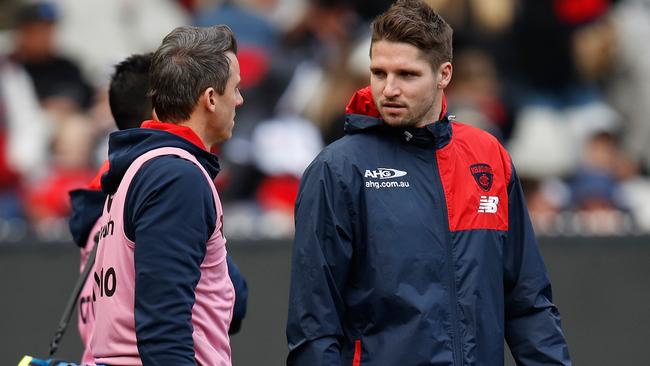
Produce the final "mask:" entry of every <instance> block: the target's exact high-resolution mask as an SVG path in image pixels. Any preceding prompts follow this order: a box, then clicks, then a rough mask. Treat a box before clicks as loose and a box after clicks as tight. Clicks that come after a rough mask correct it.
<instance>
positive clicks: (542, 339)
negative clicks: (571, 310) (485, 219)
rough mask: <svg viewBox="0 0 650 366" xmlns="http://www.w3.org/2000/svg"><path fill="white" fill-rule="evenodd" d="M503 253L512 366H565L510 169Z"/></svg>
mask: <svg viewBox="0 0 650 366" xmlns="http://www.w3.org/2000/svg"><path fill="white" fill-rule="evenodd" d="M508 197H509V198H508V205H509V230H508V236H507V239H506V244H505V247H504V260H505V268H504V286H505V338H506V341H507V342H508V346H509V347H510V351H511V352H512V355H513V357H514V359H515V360H516V361H517V365H523V366H537V365H539V366H541V365H545V366H548V365H571V359H570V358H569V350H568V347H567V344H566V341H565V339H564V335H563V333H562V329H561V325H560V313H559V311H558V309H557V307H556V306H555V305H554V304H553V302H552V301H553V300H552V294H551V283H550V281H549V278H548V275H547V273H546V268H545V265H544V261H543V259H542V255H541V253H540V251H539V247H538V245H537V240H536V239H535V233H534V232H533V227H532V224H531V222H530V218H529V216H528V209H527V208H526V203H525V201H524V197H523V191H522V189H521V184H520V182H519V178H518V177H517V175H516V172H515V169H514V166H513V168H512V177H511V179H510V183H509V186H508Z"/></svg>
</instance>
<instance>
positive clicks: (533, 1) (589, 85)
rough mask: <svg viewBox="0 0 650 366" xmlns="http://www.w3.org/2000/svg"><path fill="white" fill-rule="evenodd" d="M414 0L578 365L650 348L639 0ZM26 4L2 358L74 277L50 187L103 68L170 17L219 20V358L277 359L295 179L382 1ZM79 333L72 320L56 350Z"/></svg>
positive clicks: (96, 107)
mask: <svg viewBox="0 0 650 366" xmlns="http://www.w3.org/2000/svg"><path fill="white" fill-rule="evenodd" d="M428 2H429V3H430V4H431V5H432V6H433V7H434V8H436V9H437V10H439V11H440V12H441V13H442V14H443V16H444V17H445V19H447V20H448V21H449V23H450V24H451V25H452V27H453V28H454V30H455V44H454V47H455V53H454V67H455V68H454V77H453V80H452V85H451V86H450V88H449V89H448V91H447V97H448V101H449V106H450V110H451V111H452V112H453V113H454V114H455V115H456V116H457V118H458V120H460V121H462V122H466V123H470V124H473V125H476V126H479V127H480V128H483V129H485V130H487V131H489V132H491V133H493V134H494V135H495V136H497V137H498V138H499V139H500V140H501V141H502V142H503V143H504V145H505V146H506V147H507V148H508V149H509V151H510V152H511V154H512V156H513V159H514V161H515V164H516V165H517V168H518V173H519V175H520V176H521V177H522V183H523V184H524V188H525V191H526V197H527V201H528V205H529V209H530V211H531V216H532V219H533V222H534V225H535V229H536V232H537V233H538V234H539V235H540V236H541V247H542V251H543V253H544V256H545V259H546V262H547V266H548V268H549V272H550V275H551V277H552V280H553V284H554V295H555V300H556V302H557V304H558V305H559V306H560V310H561V312H562V316H563V323H564V326H565V331H566V334H567V338H568V341H569V346H570V351H571V353H572V356H573V358H574V361H575V364H576V365H648V364H650V356H649V355H648V351H647V346H648V345H649V344H648V342H649V340H650V330H649V329H650V315H648V314H649V313H650V312H648V304H649V303H650V301H649V300H650V281H649V278H650V266H649V264H650V243H649V242H648V239H649V238H650V237H649V236H648V234H650V180H649V177H648V175H649V172H650V143H648V141H649V140H650V42H648V41H647V40H648V39H650V0H617V1H614V0H611V1H609V0H454V1H451V0H428ZM31 3H34V2H33V1H18V0H4V1H0V315H1V316H0V330H2V335H0V363H1V364H3V365H5V364H7V365H11V364H15V363H16V362H17V360H18V357H19V356H20V355H21V354H23V353H33V354H35V355H44V354H45V352H46V351H47V344H48V341H49V339H50V337H51V336H52V334H53V332H54V329H55V327H56V323H57V322H58V318H59V316H60V312H61V311H62V309H63V305H64V303H65V301H66V300H67V297H68V294H69V291H70V289H71V288H72V284H73V283H74V279H75V277H76V271H77V269H78V253H77V250H76V248H74V245H73V244H72V242H71V240H70V236H69V233H68V232H67V226H66V220H67V216H68V214H69V206H68V205H67V201H66V200H67V195H66V192H67V191H68V190H69V189H72V188H76V187H81V186H84V185H85V184H86V183H87V182H88V181H89V180H90V178H91V177H92V176H93V175H94V172H95V170H96V169H97V167H98V165H99V164H101V162H102V161H103V160H104V159H105V156H106V138H107V135H108V133H110V132H111V131H112V130H113V129H114V126H113V122H112V118H111V116H110V113H109V110H108V106H107V97H106V88H107V84H108V80H109V76H110V74H111V72H112V66H113V65H114V64H115V63H117V62H119V61H120V60H122V59H123V58H125V57H126V56H128V55H130V54H132V53H139V52H147V51H151V50H153V49H155V48H156V46H157V45H158V44H159V43H160V40H161V39H162V37H163V36H164V35H165V34H166V33H168V32H169V31H170V30H171V29H172V28H173V27H175V26H178V25H183V24H195V25H209V24H217V23H226V24H229V25H230V26H231V27H232V28H233V30H234V31H235V33H236V35H237V37H238V40H239V43H240V52H239V55H238V56H239V58H240V62H241V65H242V77H243V80H242V87H243V94H244V98H245V104H244V106H243V107H242V108H241V109H240V110H239V111H238V113H237V120H236V127H235V131H234V136H233V139H232V140H231V141H229V142H228V143H226V144H225V145H224V146H222V147H221V149H220V151H219V155H220V159H221V161H222V165H223V171H222V173H221V174H220V175H219V177H218V179H217V182H216V183H217V185H218V188H219V190H220V193H221V196H222V199H223V201H224V210H225V212H226V221H225V230H226V235H227V237H228V238H229V239H230V251H231V253H232V254H233V256H234V258H235V260H236V261H237V263H238V264H239V265H240V267H241V269H242V272H243V273H244V275H245V276H246V277H247V279H248V282H249V287H250V300H249V301H250V302H249V310H248V315H247V318H246V319H245V321H244V324H243V328H242V332H241V334H238V335H236V336H235V337H233V354H234V362H235V364H236V365H279V364H282V363H283V359H284V355H285V353H286V351H285V349H286V343H285V338H284V321H285V319H286V302H287V291H288V290H287V288H288V273H289V265H290V246H291V236H292V230H293V229H292V223H293V218H292V206H293V200H294V197H295V193H296V190H297V184H298V181H299V178H300V175H301V173H302V171H303V169H304V167H305V166H306V164H307V163H308V162H309V161H310V160H311V159H312V158H313V157H314V156H315V154H316V153H317V152H318V151H319V150H320V149H321V148H322V147H323V146H324V145H325V144H327V143H329V142H331V141H333V140H334V139H336V138H338V137H340V136H341V134H342V124H343V119H342V113H343V109H344V106H345V104H346V102H347V99H348V98H349V96H350V95H351V94H352V93H353V91H354V90H356V89H357V88H360V87H363V86H365V85H366V84H367V80H368V62H369V61H368V44H369V43H368V42H369V41H368V36H369V27H368V24H369V23H368V22H369V20H370V19H372V17H373V16H374V15H376V14H378V13H380V12H381V11H383V10H384V9H386V7H387V6H388V5H389V4H390V3H391V1H388V0H376V1H372V0H350V1H344V0H233V1H227V2H223V1H215V0H178V1H175V0H138V1H129V0H112V1H99V0H52V1H51V2H49V3H38V4H37V5H36V6H32V7H25V4H31ZM26 9H27V10H26ZM79 350H80V345H79V340H78V336H77V335H76V331H75V327H74V324H72V325H71V328H70V329H69V331H68V334H67V335H66V337H64V340H63V346H62V350H61V355H62V356H68V357H71V358H76V357H77V356H78V354H79Z"/></svg>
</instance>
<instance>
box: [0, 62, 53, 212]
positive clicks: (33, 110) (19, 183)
mask: <svg viewBox="0 0 650 366" xmlns="http://www.w3.org/2000/svg"><path fill="white" fill-rule="evenodd" d="M50 130H51V129H50V124H49V123H48V120H47V118H46V117H45V115H44V114H43V113H42V110H41V108H40V106H39V103H38V99H37V97H36V93H35V92H34V88H33V85H32V82H31V80H30V78H29V75H28V74H27V72H26V71H25V70H24V69H23V68H22V67H21V66H20V65H18V64H16V63H14V62H12V61H11V60H10V59H8V58H6V57H4V56H2V55H0V219H5V220H7V219H20V220H22V219H24V218H25V205H24V193H25V192H24V188H25V186H26V185H28V184H30V183H31V182H33V181H35V180H38V179H39V178H40V177H42V176H43V174H44V173H45V169H46V167H47V163H48V146H49V144H48V142H49V138H50Z"/></svg>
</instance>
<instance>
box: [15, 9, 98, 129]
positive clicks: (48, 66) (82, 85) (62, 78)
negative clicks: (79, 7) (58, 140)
mask: <svg viewBox="0 0 650 366" xmlns="http://www.w3.org/2000/svg"><path fill="white" fill-rule="evenodd" d="M58 19H59V13H58V9H57V8H56V6H55V5H53V4H52V3H48V2H37V3H26V4H23V5H21V6H20V7H19V8H18V12H17V16H16V22H17V26H16V34H15V45H14V50H13V54H12V59H13V60H14V61H15V62H17V63H19V64H21V65H22V66H23V67H24V68H25V70H27V72H28V73H29V75H30V76H31V78H32V80H33V82H34V87H35V89H36V94H37V95H38V99H39V100H40V102H41V104H42V106H43V107H44V108H45V109H46V110H47V111H49V112H51V113H53V114H54V115H55V116H67V115H70V114H73V113H77V112H79V111H81V110H85V109H87V108H88V107H90V104H91V102H92V98H93V89H92V87H91V86H90V85H89V84H88V82H86V80H85V79H84V77H83V76H82V74H81V70H80V69H79V67H78V66H77V65H76V64H75V63H74V62H73V61H72V60H70V59H68V58H66V57H64V56H61V55H59V54H58V51H57V49H56V47H55V40H54V37H55V28H56V26H57V21H58Z"/></svg>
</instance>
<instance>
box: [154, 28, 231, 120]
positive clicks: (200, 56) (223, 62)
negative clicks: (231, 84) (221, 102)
mask: <svg viewBox="0 0 650 366" xmlns="http://www.w3.org/2000/svg"><path fill="white" fill-rule="evenodd" d="M227 52H233V53H237V41H236V40H235V36H234V34H233V32H232V30H230V28H229V27H228V26H226V25H215V26H212V27H206V28H199V27H190V26H186V27H179V28H176V29H174V30H173V31H172V32H171V33H169V34H168V35H167V36H165V38H164V39H163V41H162V44H161V45H160V47H159V48H158V50H156V52H155V53H154V55H153V60H152V63H151V71H150V91H149V95H150V96H151V102H152V104H153V107H154V109H155V110H156V115H157V116H158V118H159V119H160V120H161V121H164V122H171V123H176V122H181V121H185V120H187V119H189V118H190V115H191V114H192V111H193V110H194V107H195V105H196V102H197V100H198V99H199V97H200V96H201V93H203V91H205V89H207V88H210V87H213V88H215V90H216V91H217V92H218V93H219V94H223V92H224V91H225V89H226V84H227V82H228V78H229V76H230V60H229V59H228V57H227V56H226V53H227Z"/></svg>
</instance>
